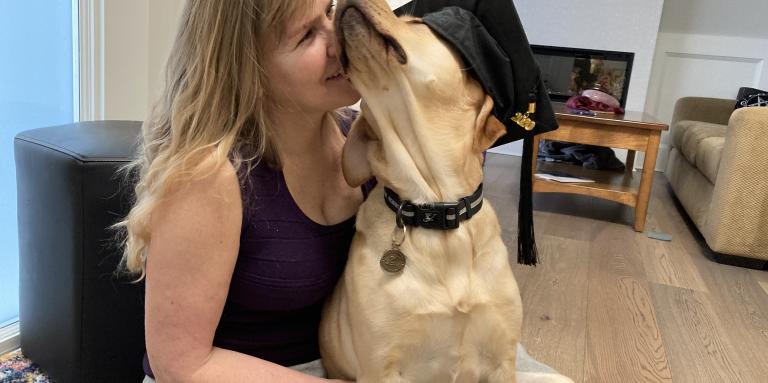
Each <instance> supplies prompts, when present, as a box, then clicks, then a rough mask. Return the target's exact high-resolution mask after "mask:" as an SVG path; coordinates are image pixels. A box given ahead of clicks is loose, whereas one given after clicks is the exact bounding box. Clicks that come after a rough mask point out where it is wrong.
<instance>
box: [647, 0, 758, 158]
mask: <svg viewBox="0 0 768 383" xmlns="http://www.w3.org/2000/svg"><path fill="white" fill-rule="evenodd" d="M766 15H768V1H766V0H739V1H734V2H721V1H719V0H668V1H667V2H666V3H665V4H664V12H663V15H662V21H661V32H660V33H659V40H658V43H657V49H656V54H655V59H654V64H653V74H652V77H651V84H650V89H649V97H648V99H647V102H646V111H647V112H648V113H651V114H653V115H655V116H657V117H658V118H659V119H660V120H661V121H664V122H667V123H669V122H670V121H671V119H672V111H673V108H674V103H675V101H677V99H679V98H680V97H685V96H702V97H717V98H734V99H735V97H736V93H737V91H738V89H739V87H742V86H749V87H753V88H760V89H768V70H766V69H768V68H766V62H768V29H766V28H765V27H764V26H765V16H766ZM725 16H727V17H725ZM734 103H735V102H734ZM669 150H670V136H669V133H664V134H663V135H662V142H661V147H660V150H659V158H658V160H657V166H656V170H663V169H665V168H666V162H667V156H668V155H669Z"/></svg>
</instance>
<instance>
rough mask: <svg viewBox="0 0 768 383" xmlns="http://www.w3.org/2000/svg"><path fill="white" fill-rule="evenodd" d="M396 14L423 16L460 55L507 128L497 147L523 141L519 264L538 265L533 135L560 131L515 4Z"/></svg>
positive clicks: (489, 1)
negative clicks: (534, 223) (535, 235)
mask: <svg viewBox="0 0 768 383" xmlns="http://www.w3.org/2000/svg"><path fill="white" fill-rule="evenodd" d="M395 13H396V14H398V15H403V14H408V15H413V16H417V17H421V18H422V20H423V22H424V23H425V24H426V25H427V26H429V27H430V29H432V31H433V32H435V33H436V34H437V35H439V36H440V37H441V38H443V39H444V40H446V41H447V42H448V43H450V44H451V45H453V47H454V48H455V49H456V50H457V51H459V52H460V53H461V55H462V56H463V58H464V60H465V61H466V63H467V64H468V65H469V67H470V70H471V71H472V72H473V73H474V75H475V76H476V78H477V79H478V80H479V81H480V83H481V84H482V85H483V88H484V89H485V91H486V92H487V93H488V94H489V95H490V96H491V98H493V101H494V109H493V114H494V116H496V118H498V119H499V121H501V122H502V123H504V125H505V126H506V127H507V134H506V135H504V136H502V137H501V138H499V140H498V141H497V142H496V143H495V144H494V146H498V145H502V144H506V143H509V142H512V141H517V140H520V139H523V158H522V167H521V169H520V201H519V209H518V228H517V229H518V244H517V261H518V262H519V263H523V264H527V265H535V264H536V261H537V250H536V240H535V237H534V232H533V203H532V193H533V184H532V174H531V172H532V162H533V150H534V148H533V136H534V135H537V134H541V133H545V132H549V131H552V130H555V129H557V120H556V119H555V114H554V111H553V110H552V105H551V103H550V101H549V96H548V95H547V92H546V89H545V88H544V82H543V81H542V79H541V74H540V71H539V67H538V65H537V64H536V60H535V59H534V57H533V52H532V51H531V47H530V45H529V44H528V38H527V37H526V35H525V31H524V30H523V25H522V23H521V22H520V17H519V16H518V15H517V10H516V9H515V6H514V4H513V3H512V0H413V1H411V2H409V3H407V4H405V5H403V6H401V7H399V8H398V9H396V10H395Z"/></svg>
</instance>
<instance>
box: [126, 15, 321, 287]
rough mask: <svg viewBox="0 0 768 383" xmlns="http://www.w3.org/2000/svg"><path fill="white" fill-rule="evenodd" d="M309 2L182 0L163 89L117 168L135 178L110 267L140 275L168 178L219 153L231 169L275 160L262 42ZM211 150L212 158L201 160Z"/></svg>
mask: <svg viewBox="0 0 768 383" xmlns="http://www.w3.org/2000/svg"><path fill="white" fill-rule="evenodd" d="M312 3H313V1H312V0H226V1H224V0H187V3H186V5H185V9H184V13H183V16H182V18H181V21H180V26H179V29H178V33H177V35H176V40H175V43H174V45H173V48H172V50H171V54H170V57H169V59H168V63H167V67H166V78H165V81H166V83H165V89H164V91H163V95H162V97H161V99H160V100H159V101H158V102H157V103H156V104H155V106H154V108H153V110H152V113H151V115H150V118H149V119H148V120H147V121H145V123H144V124H143V126H142V137H141V144H140V152H139V156H138V158H137V159H136V160H135V161H134V162H132V163H131V164H129V165H128V166H127V167H126V168H125V169H124V171H126V172H127V174H129V177H133V178H134V180H135V201H134V204H133V207H132V208H131V210H130V212H129V214H128V215H127V217H126V218H125V219H124V220H123V221H121V222H118V223H117V224H115V226H114V228H115V229H117V230H118V233H119V236H120V244H121V245H123V258H122V260H121V262H120V266H119V268H118V271H128V272H129V273H131V274H134V275H137V276H138V280H142V279H143V278H144V276H145V274H146V259H147V249H148V247H149V241H150V228H149V226H150V220H151V216H152V212H153V210H154V209H155V208H156V207H157V206H158V204H159V203H160V201H161V200H162V198H163V197H164V196H165V195H166V193H167V192H168V189H169V187H170V186H171V185H172V184H174V183H176V182H179V181H182V180H191V179H197V178H198V177H204V176H205V175H207V174H210V172H212V171H214V170H215V169H218V168H219V166H221V165H222V164H223V163H224V162H225V161H231V162H232V164H233V166H234V167H235V169H236V170H238V173H241V172H240V171H241V170H243V169H242V168H243V165H246V167H250V166H253V164H255V163H257V162H258V161H261V160H263V161H267V162H270V163H273V162H275V161H277V159H276V158H275V157H276V155H275V152H274V148H273V145H272V142H271V140H270V138H269V132H268V127H269V126H270V125H271V124H270V121H269V113H268V107H269V102H270V100H269V99H268V97H267V95H268V92H266V85H267V82H266V80H267V79H266V77H265V74H264V70H263V67H262V61H261V60H263V58H264V55H265V52H264V49H263V47H264V45H265V43H266V42H267V41H266V39H267V38H275V39H278V40H279V38H280V37H281V36H282V35H283V32H284V31H285V25H286V24H287V22H288V20H289V19H291V18H293V17H297V16H301V14H300V13H299V12H302V10H303V11H306V10H308V9H311V4H312ZM276 41H277V40H276ZM211 152H213V153H214V158H215V161H206V162H205V163H206V164H210V166H205V168H203V166H201V163H203V161H202V160H203V158H204V157H207V156H210V155H211ZM246 170H248V169H246Z"/></svg>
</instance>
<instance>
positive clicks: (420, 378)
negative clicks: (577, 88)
mask: <svg viewBox="0 0 768 383" xmlns="http://www.w3.org/2000/svg"><path fill="white" fill-rule="evenodd" d="M340 3H341V4H340V5H339V7H338V10H337V16H336V26H337V34H338V38H339V44H340V49H342V52H341V53H340V55H341V56H342V62H343V64H344V66H345V69H346V72H347V74H348V76H349V77H350V79H351V81H352V82H353V84H354V85H355V86H356V88H357V89H358V90H359V91H360V92H361V94H362V96H363V100H364V103H363V105H362V108H361V109H362V113H361V115H360V117H359V118H358V119H357V120H356V121H355V123H354V124H353V126H352V130H351V132H350V134H349V137H348V140H347V143H346V146H345V148H344V156H343V168H344V175H345V177H346V179H347V182H348V183H349V184H350V185H353V186H354V185H360V184H362V183H363V182H365V181H366V180H368V179H369V178H370V177H371V176H375V177H376V178H377V179H378V187H376V188H375V189H374V191H373V192H372V193H371V195H370V196H369V197H368V199H367V201H366V202H365V203H363V205H362V206H361V208H360V211H359V213H358V215H357V233H356V235H355V237H354V240H353V242H352V247H351V250H350V256H349V261H348V263H347V266H346V270H345V272H344V275H343V277H342V279H341V280H340V282H339V284H338V286H337V288H336V291H335V292H334V294H333V295H332V297H331V298H330V299H329V301H328V302H327V304H326V307H325V309H324V312H323V321H322V323H321V328H320V343H321V353H322V356H323V363H324V365H325V367H326V369H327V371H328V372H329V374H330V376H331V377H340V378H345V379H350V380H357V381H358V382H376V383H378V382H403V383H404V382H490V383H501V382H504V383H509V382H515V381H516V378H515V354H516V344H517V342H518V340H519V338H520V327H521V322H522V304H521V301H520V293H519V291H518V287H517V283H516V282H515V278H514V276H513V274H512V271H511V268H510V265H509V260H508V255H507V250H506V248H505V246H504V244H503V242H502V240H501V235H500V234H501V230H500V227H499V223H498V220H497V217H496V214H495V213H494V211H493V209H492V207H491V206H490V204H489V203H488V201H487V200H486V201H484V202H483V207H482V209H481V210H480V211H479V212H478V214H477V215H475V216H473V217H472V218H471V219H470V220H468V221H462V222H461V226H460V227H459V228H458V229H455V230H449V231H441V230H434V229H424V228H415V229H410V230H409V231H408V233H407V236H406V240H405V242H404V243H403V245H402V246H401V250H402V251H403V253H404V254H405V255H406V257H407V264H406V266H405V269H404V270H403V271H402V272H400V273H396V274H392V273H388V272H386V271H384V270H382V268H381V267H380V265H379V260H380V258H381V256H382V254H383V253H384V252H385V251H386V250H388V249H390V248H391V244H392V232H393V229H394V228H395V214H394V213H393V212H392V211H391V210H390V209H389V208H388V207H387V206H386V205H385V204H384V196H383V193H384V191H383V186H387V187H389V188H391V189H393V190H394V191H396V192H397V193H398V194H399V195H400V196H401V198H403V199H405V200H409V201H412V202H414V203H417V204H422V203H427V202H438V201H458V200H459V199H460V198H461V197H465V196H469V195H471V194H472V193H473V192H474V191H475V189H476V188H477V186H478V185H479V184H480V183H481V182H482V178H483V174H482V161H483V157H482V152H483V151H484V150H485V149H487V148H488V147H489V146H490V145H491V144H492V143H493V142H494V141H496V139H498V138H499V137H500V136H501V135H503V134H504V132H505V128H504V126H503V125H502V124H501V123H500V122H499V121H498V120H496V118H495V117H493V116H492V114H491V110H492V107H493V102H492V100H491V98H490V97H488V96H487V95H486V94H485V92H484V91H483V89H482V87H481V86H480V84H479V83H478V82H477V81H476V80H475V79H473V78H472V77H471V76H470V75H469V73H468V72H467V71H466V70H465V68H463V64H462V61H461V59H460V57H459V56H458V55H457V54H456V53H455V52H454V51H453V50H452V49H451V48H450V47H449V46H448V45H447V44H446V43H445V42H443V41H442V40H440V39H439V38H438V37H437V36H436V35H434V34H433V33H432V31H431V30H430V29H429V28H428V27H427V26H426V25H424V24H422V23H421V22H420V20H419V19H417V18H413V17H403V18H397V17H396V16H395V15H394V14H393V13H392V11H391V10H390V8H389V6H388V5H387V3H386V2H385V0H368V1H362V0H349V1H341V2H340Z"/></svg>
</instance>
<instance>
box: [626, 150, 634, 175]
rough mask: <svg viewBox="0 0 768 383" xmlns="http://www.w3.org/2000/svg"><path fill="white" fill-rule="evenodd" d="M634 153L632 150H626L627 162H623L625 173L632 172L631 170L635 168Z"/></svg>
mask: <svg viewBox="0 0 768 383" xmlns="http://www.w3.org/2000/svg"><path fill="white" fill-rule="evenodd" d="M635 153H636V152H635V151H634V150H629V151H627V163H626V164H625V168H626V171H627V174H632V171H633V170H635V169H634V167H635Z"/></svg>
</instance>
